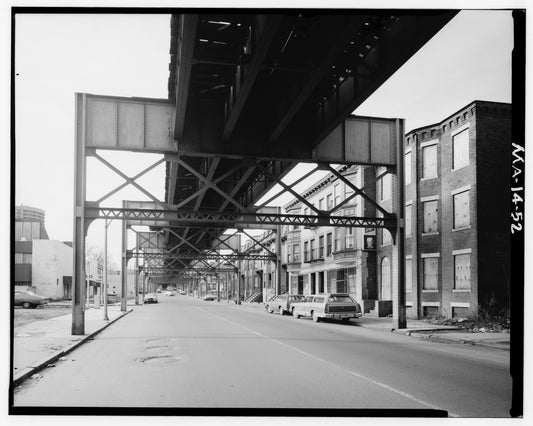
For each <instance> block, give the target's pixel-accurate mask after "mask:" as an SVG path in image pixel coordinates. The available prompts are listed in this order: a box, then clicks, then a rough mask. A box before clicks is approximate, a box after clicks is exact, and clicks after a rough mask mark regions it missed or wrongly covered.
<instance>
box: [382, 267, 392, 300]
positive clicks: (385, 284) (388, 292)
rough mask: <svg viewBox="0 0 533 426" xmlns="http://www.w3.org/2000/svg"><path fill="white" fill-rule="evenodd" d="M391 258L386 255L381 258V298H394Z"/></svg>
mask: <svg viewBox="0 0 533 426" xmlns="http://www.w3.org/2000/svg"><path fill="white" fill-rule="evenodd" d="M390 268H391V266H390V260H389V258H388V257H384V258H383V259H382V260H381V292H380V300H392V286H391V270H390Z"/></svg>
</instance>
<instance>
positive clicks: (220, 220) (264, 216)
mask: <svg viewBox="0 0 533 426" xmlns="http://www.w3.org/2000/svg"><path fill="white" fill-rule="evenodd" d="M86 212H87V216H86V217H88V218H90V219H98V218H100V219H118V220H144V221H152V220H153V221H164V220H168V221H169V224H170V226H172V223H173V222H177V223H179V224H180V225H182V226H183V225H190V226H191V227H192V226H200V225H203V226H209V227H221V228H235V227H239V226H243V225H257V224H259V225H297V226H309V227H317V226H338V227H343V226H344V227H356V228H388V229H394V228H395V227H396V223H397V221H396V218H395V217H394V216H392V215H391V217H382V218H380V217H356V216H327V215H296V214H285V213H280V214H273V213H261V212H256V213H238V212H237V213H218V212H206V211H203V212H202V211H196V212H194V211H175V210H170V209H168V210H167V209H165V210H163V209H161V210H159V209H137V210H133V209H126V208H113V207H87V208H86Z"/></svg>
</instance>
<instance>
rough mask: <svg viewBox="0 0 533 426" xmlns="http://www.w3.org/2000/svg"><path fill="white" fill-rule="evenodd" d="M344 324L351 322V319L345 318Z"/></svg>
mask: <svg viewBox="0 0 533 426" xmlns="http://www.w3.org/2000/svg"><path fill="white" fill-rule="evenodd" d="M342 320H343V321H344V322H350V318H343V319H342Z"/></svg>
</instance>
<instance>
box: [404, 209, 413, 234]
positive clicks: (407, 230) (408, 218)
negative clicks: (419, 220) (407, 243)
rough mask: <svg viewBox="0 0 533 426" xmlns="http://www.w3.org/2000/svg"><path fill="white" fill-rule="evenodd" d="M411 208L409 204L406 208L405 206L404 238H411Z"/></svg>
mask: <svg viewBox="0 0 533 426" xmlns="http://www.w3.org/2000/svg"><path fill="white" fill-rule="evenodd" d="M411 207H412V205H411V204H409V205H408V206H405V236H406V237H410V236H411Z"/></svg>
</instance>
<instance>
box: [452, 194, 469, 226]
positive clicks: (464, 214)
mask: <svg viewBox="0 0 533 426" xmlns="http://www.w3.org/2000/svg"><path fill="white" fill-rule="evenodd" d="M469 225H470V191H465V192H460V193H459V194H455V195H454V196H453V227H454V228H464V227H466V226H469Z"/></svg>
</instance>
